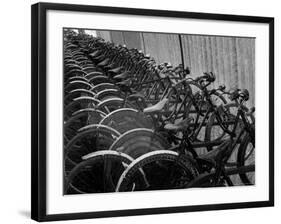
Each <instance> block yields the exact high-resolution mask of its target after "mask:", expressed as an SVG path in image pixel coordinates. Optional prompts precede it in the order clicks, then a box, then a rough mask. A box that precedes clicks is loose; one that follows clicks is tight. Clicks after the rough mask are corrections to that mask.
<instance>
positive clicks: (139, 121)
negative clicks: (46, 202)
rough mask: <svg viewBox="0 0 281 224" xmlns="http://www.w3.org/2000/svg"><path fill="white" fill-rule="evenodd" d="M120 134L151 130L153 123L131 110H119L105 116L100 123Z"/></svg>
mask: <svg viewBox="0 0 281 224" xmlns="http://www.w3.org/2000/svg"><path fill="white" fill-rule="evenodd" d="M100 124H103V125H107V126H109V127H112V128H114V129H115V130H117V131H118V132H120V133H121V134H123V133H125V132H127V131H129V130H132V129H136V128H148V129H152V128H153V123H152V121H151V120H150V119H148V118H146V117H145V115H144V114H142V113H140V112H138V111H137V110H135V109H131V108H121V109H118V110H115V111H113V112H111V113H109V114H107V115H106V116H105V117H104V118H103V119H102V120H101V122H100Z"/></svg>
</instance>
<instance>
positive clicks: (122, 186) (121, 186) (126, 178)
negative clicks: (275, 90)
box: [115, 150, 198, 192]
mask: <svg viewBox="0 0 281 224" xmlns="http://www.w3.org/2000/svg"><path fill="white" fill-rule="evenodd" d="M164 161H165V162H167V161H168V162H170V163H172V164H173V165H177V166H179V167H180V168H181V169H182V171H184V173H185V175H187V176H181V177H178V178H179V179H181V178H183V177H185V178H187V177H188V180H187V181H188V182H189V181H191V180H193V179H194V178H195V177H196V176H197V175H198V171H197V169H196V168H195V167H194V165H193V162H192V161H191V160H190V159H189V158H188V157H185V156H180V155H179V154H178V153H177V152H174V151H169V150H158V151H154V152H150V153H147V154H144V155H143V156H141V157H139V158H137V159H135V160H134V161H133V162H132V163H131V164H130V165H129V166H128V167H127V169H126V170H125V171H124V172H123V173H122V175H121V176H120V178H119V180H118V183H117V186H116V190H115V191H116V192H124V191H132V190H138V191H139V190H169V189H179V188H181V187H182V186H185V185H186V183H177V185H176V184H175V183H174V184H175V185H174V186H173V185H170V184H171V181H167V179H166V177H170V178H175V177H176V176H177V175H171V174H169V175H166V176H165V175H164V174H168V173H166V172H164V174H162V175H163V177H164V176H165V177H164V180H162V181H160V183H158V182H157V181H159V180H153V177H154V175H153V169H155V168H152V171H151V172H147V170H146V169H147V168H146V166H147V165H150V164H152V163H155V164H156V165H157V164H159V163H160V166H161V165H164V166H165V163H163V162H164ZM161 163H162V164H161ZM165 168H166V167H165ZM140 169H141V170H143V172H144V173H145V180H144V179H143V178H142V177H141V178H139V177H138V174H139V173H140ZM164 170H165V169H164ZM171 170H172V169H171ZM150 174H152V176H150ZM158 178H160V176H158ZM138 181H139V182H138ZM185 181H186V180H185ZM164 183H166V184H168V186H167V185H166V184H164ZM151 184H154V186H151ZM163 184H164V185H165V186H163ZM178 184H179V186H178ZM132 187H134V189H132Z"/></svg>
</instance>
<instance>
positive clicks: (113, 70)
mask: <svg viewBox="0 0 281 224" xmlns="http://www.w3.org/2000/svg"><path fill="white" fill-rule="evenodd" d="M122 69H123V66H120V67H117V68H113V69H110V70H108V72H111V73H115V74H118V73H119V72H120V71H121V70H122Z"/></svg>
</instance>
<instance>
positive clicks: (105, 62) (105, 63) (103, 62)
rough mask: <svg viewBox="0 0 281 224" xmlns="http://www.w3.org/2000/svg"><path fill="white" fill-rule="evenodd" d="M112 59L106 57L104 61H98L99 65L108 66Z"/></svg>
mask: <svg viewBox="0 0 281 224" xmlns="http://www.w3.org/2000/svg"><path fill="white" fill-rule="evenodd" d="M109 61H110V59H109V58H106V59H104V60H103V61H102V62H100V63H98V64H97V66H106V65H107V64H108V63H109Z"/></svg>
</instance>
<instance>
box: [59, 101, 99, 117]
mask: <svg viewBox="0 0 281 224" xmlns="http://www.w3.org/2000/svg"><path fill="white" fill-rule="evenodd" d="M99 103H100V101H99V100H97V99H95V98H93V97H90V96H81V97H78V98H75V99H73V101H71V102H70V103H69V104H68V105H66V106H65V107H64V120H65V121H66V120H68V118H69V117H71V116H72V114H73V113H75V112H76V111H78V110H80V109H84V108H95V107H96V105H98V104H99Z"/></svg>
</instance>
